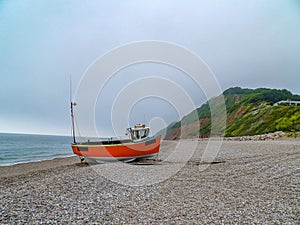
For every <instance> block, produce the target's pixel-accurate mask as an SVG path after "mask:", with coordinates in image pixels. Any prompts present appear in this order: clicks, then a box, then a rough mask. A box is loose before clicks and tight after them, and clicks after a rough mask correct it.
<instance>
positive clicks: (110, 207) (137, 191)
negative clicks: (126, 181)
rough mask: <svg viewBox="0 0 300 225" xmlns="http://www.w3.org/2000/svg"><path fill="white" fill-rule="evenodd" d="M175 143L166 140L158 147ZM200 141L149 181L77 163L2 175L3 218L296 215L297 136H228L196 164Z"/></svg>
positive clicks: (169, 219) (174, 219) (170, 219)
mask: <svg viewBox="0 0 300 225" xmlns="http://www.w3.org/2000/svg"><path fill="white" fill-rule="evenodd" d="M174 143H175V144H176V142H174V141H173V142H172V141H164V143H163V145H162V149H161V151H162V152H163V153H162V154H161V155H162V156H167V155H168V152H171V151H172V150H173V147H174V145H175V144H174ZM206 144H207V142H205V141H202V142H199V145H198V146H197V149H196V151H195V153H194V155H193V157H192V158H191V159H190V161H189V163H187V164H186V166H185V167H183V168H182V169H181V170H180V171H179V172H178V173H176V174H175V175H174V176H172V177H171V178H169V179H167V180H165V181H163V182H161V183H158V184H154V185H151V186H139V187H134V186H125V185H120V184H117V183H115V182H112V181H110V180H108V179H106V178H104V177H102V176H101V174H99V172H96V171H95V170H94V169H93V166H84V167H83V166H78V165H71V166H61V167H57V168H52V169H46V170H39V171H36V172H30V173H28V174H25V175H21V176H12V177H8V178H5V179H1V182H0V185H1V195H0V200H1V210H0V221H1V224H299V223H300V213H299V208H300V203H299V202H300V201H299V197H300V187H299V183H300V171H299V165H300V154H299V153H300V142H289V141H264V142H261V141H253V142H243V141H241V142H236V141H230V140H228V141H226V142H223V144H222V147H221V149H220V151H219V154H218V156H217V158H216V159H215V160H216V161H218V162H221V163H218V164H211V165H210V166H209V167H208V168H207V169H206V170H204V171H199V163H196V162H200V161H201V156H202V154H203V152H204V149H205V147H206ZM182 150H183V151H184V149H182ZM159 162H160V164H158V165H157V166H160V165H161V164H164V163H171V162H168V161H167V158H160V161H159ZM132 166H137V167H138V166H140V165H132ZM124 176H127V174H124Z"/></svg>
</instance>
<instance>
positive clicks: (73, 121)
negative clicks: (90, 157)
mask: <svg viewBox="0 0 300 225" xmlns="http://www.w3.org/2000/svg"><path fill="white" fill-rule="evenodd" d="M70 102H71V118H72V135H73V142H74V144H76V137H75V117H74V106H76V103H75V102H72V79H71V76H70Z"/></svg>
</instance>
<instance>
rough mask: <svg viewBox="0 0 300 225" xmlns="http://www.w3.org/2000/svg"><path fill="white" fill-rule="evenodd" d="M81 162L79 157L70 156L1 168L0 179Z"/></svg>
mask: <svg viewBox="0 0 300 225" xmlns="http://www.w3.org/2000/svg"><path fill="white" fill-rule="evenodd" d="M79 162H80V160H79V159H78V157H77V156H69V157H61V158H53V159H45V160H40V161H34V162H25V163H18V164H13V165H7V166H0V178H4V177H12V176H19V175H25V174H28V173H31V172H37V171H40V170H47V169H54V168H57V167H61V166H68V165H72V164H75V163H79Z"/></svg>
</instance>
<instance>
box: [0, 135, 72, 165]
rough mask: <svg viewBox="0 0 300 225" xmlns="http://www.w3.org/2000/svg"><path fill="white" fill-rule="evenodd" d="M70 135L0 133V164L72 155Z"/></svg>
mask: <svg viewBox="0 0 300 225" xmlns="http://www.w3.org/2000/svg"><path fill="white" fill-rule="evenodd" d="M72 142H73V140H72V137H69V136H53V135H35V134H4V133H0V166H8V165H14V164H20V163H27V162H36V161H42V160H47V159H53V158H62V157H69V156H73V152H72V149H71V143H72Z"/></svg>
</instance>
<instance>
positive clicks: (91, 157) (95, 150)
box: [72, 136, 161, 162]
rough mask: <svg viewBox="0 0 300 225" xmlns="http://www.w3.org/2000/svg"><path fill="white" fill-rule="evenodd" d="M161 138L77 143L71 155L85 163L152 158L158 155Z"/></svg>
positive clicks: (73, 146)
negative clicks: (83, 160) (137, 140)
mask: <svg viewBox="0 0 300 225" xmlns="http://www.w3.org/2000/svg"><path fill="white" fill-rule="evenodd" d="M160 140H161V136H159V137H153V138H148V139H146V140H144V141H139V142H125V143H122V142H120V143H119V144H115V143H113V142H112V143H111V144H110V143H105V144H103V143H101V142H99V143H89V142H85V143H77V144H73V145H72V150H73V153H74V154H76V155H78V156H81V157H84V158H85V159H87V161H94V162H105V161H116V160H119V161H131V160H134V159H137V158H153V157H156V156H157V155H158V153H159V148H160Z"/></svg>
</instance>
